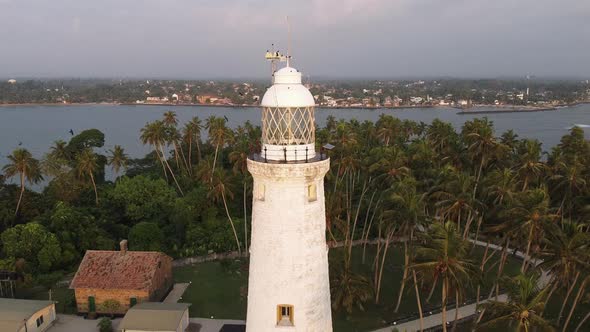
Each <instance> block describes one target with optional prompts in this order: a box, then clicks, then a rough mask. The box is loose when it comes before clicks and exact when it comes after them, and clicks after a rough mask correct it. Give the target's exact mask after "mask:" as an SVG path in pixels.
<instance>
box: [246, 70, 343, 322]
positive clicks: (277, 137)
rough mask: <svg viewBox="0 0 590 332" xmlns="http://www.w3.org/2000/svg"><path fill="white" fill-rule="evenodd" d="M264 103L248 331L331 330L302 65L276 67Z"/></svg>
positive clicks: (317, 169)
mask: <svg viewBox="0 0 590 332" xmlns="http://www.w3.org/2000/svg"><path fill="white" fill-rule="evenodd" d="M261 106H262V108H263V109H262V143H263V147H262V151H261V154H260V155H256V156H252V157H250V158H249V159H248V170H249V171H250V173H251V174H252V177H253V179H254V201H253V209H252V241H251V246H250V275H249V280H248V311H247V316H246V331H247V332H267V331H293V332H296V331H317V332H331V331H332V315H331V306H330V281H329V276H328V246H327V244H326V236H325V234H326V233H325V232H326V211H325V202H324V176H325V174H326V172H327V171H328V170H329V167H330V160H329V159H327V158H325V156H323V155H322V154H318V153H316V151H315V117H314V111H315V101H314V98H313V96H312V95H311V93H310V92H309V90H307V88H305V87H304V86H303V85H302V84H301V73H300V72H298V71H297V70H296V69H294V68H291V67H289V66H288V65H287V67H285V68H282V69H280V70H278V71H276V72H275V73H274V75H273V85H272V86H271V87H270V88H269V89H268V90H267V91H266V93H265V95H264V97H263V98H262V102H261Z"/></svg>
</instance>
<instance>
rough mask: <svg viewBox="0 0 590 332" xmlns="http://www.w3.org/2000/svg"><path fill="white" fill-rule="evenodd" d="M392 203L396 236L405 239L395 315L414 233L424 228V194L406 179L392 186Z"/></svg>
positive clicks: (405, 275)
mask: <svg viewBox="0 0 590 332" xmlns="http://www.w3.org/2000/svg"><path fill="white" fill-rule="evenodd" d="M389 198H390V200H391V203H393V206H394V211H395V214H397V216H398V217H397V219H398V220H401V224H400V226H399V229H398V234H399V236H401V237H402V238H404V239H405V241H403V242H404V273H403V276H402V280H401V285H400V290H399V292H398V298H397V304H396V306H395V309H394V312H395V313H397V312H398V310H399V307H400V305H401V301H402V296H403V294H404V288H405V285H406V283H407V282H408V280H409V270H410V260H411V259H410V253H411V252H412V251H413V244H414V233H415V232H416V230H417V229H419V228H421V227H423V226H425V219H426V213H425V209H426V207H425V200H426V194H420V193H418V192H417V190H416V180H415V179H413V178H407V179H405V180H404V181H403V182H400V183H399V184H398V185H396V186H394V191H393V192H392V194H391V196H390V197H389Z"/></svg>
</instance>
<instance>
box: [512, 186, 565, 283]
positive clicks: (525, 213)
mask: <svg viewBox="0 0 590 332" xmlns="http://www.w3.org/2000/svg"><path fill="white" fill-rule="evenodd" d="M506 213H507V215H508V218H509V219H511V220H512V222H511V223H509V225H511V226H510V227H511V228H512V230H514V231H515V233H517V234H521V235H522V237H523V238H524V239H525V240H526V244H527V245H526V251H525V257H524V258H523V261H522V266H521V272H523V273H524V272H525V271H526V267H527V264H528V263H529V261H530V260H531V248H532V245H533V244H539V243H540V242H541V238H542V233H543V230H544V228H545V227H546V225H547V224H548V223H549V222H550V221H551V220H552V219H553V218H554V217H555V216H554V215H552V214H550V213H549V197H548V195H547V192H546V191H545V190H544V189H535V190H529V191H527V192H524V193H522V194H520V195H519V197H518V198H517V202H516V205H515V206H514V207H513V208H511V209H509V210H508V211H507V212H506Z"/></svg>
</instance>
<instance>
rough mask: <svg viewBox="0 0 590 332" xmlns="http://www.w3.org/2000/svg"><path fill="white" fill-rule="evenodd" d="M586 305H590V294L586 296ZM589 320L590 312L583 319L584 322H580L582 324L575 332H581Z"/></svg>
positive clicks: (579, 324)
mask: <svg viewBox="0 0 590 332" xmlns="http://www.w3.org/2000/svg"><path fill="white" fill-rule="evenodd" d="M585 302H586V303H590V293H588V294H586V300H585ZM588 319H590V310H589V311H588V313H587V314H586V315H585V316H584V317H583V318H582V320H581V321H580V323H578V326H576V329H575V331H574V332H579V331H581V330H580V329H581V328H582V326H584V324H585V323H586V322H587V321H588Z"/></svg>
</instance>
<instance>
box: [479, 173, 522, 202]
mask: <svg viewBox="0 0 590 332" xmlns="http://www.w3.org/2000/svg"><path fill="white" fill-rule="evenodd" d="M488 179H489V184H488V186H487V190H486V195H487V197H489V198H490V199H491V200H492V203H493V205H502V204H504V203H505V202H507V201H508V202H511V201H512V199H513V196H514V192H515V188H514V172H513V171H512V170H511V169H509V168H504V169H497V170H493V171H492V172H491V173H489V176H488Z"/></svg>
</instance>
